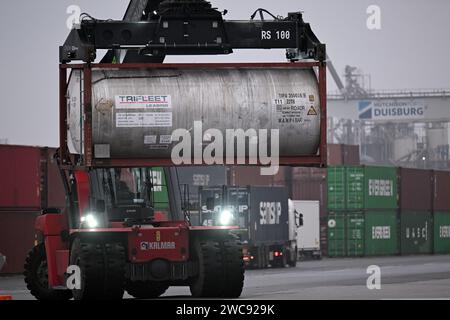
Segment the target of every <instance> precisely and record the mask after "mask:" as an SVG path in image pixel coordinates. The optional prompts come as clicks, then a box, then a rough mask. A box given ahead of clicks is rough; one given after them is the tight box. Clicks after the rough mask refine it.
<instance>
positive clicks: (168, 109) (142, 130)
mask: <svg viewBox="0 0 450 320" xmlns="http://www.w3.org/2000/svg"><path fill="white" fill-rule="evenodd" d="M80 78H81V73H80V72H79V71H73V72H72V75H71V79H70V83H69V89H68V109H69V110H68V117H69V120H68V121H69V142H71V144H72V146H71V145H70V143H69V147H70V150H71V152H72V153H82V150H83V148H82V143H81V142H82V134H81V130H80V128H81V125H82V121H81V119H82V117H81V116H80V114H81V113H80V110H81V107H82V106H81V105H80V101H82V100H81V97H82V91H81V89H82V88H81V86H80ZM92 103H93V108H92V109H93V114H92V124H93V144H94V156H95V157H97V158H107V157H111V158H124V157H126V158H132V157H135V158H143V157H152V158H170V156H171V150H172V148H173V147H174V146H175V145H176V144H177V143H178V141H172V140H171V136H172V133H173V131H174V130H176V129H180V128H183V129H186V130H189V131H190V132H191V135H192V142H194V132H193V131H194V129H193V128H194V121H202V129H203V133H204V132H205V131H206V130H208V129H218V130H220V132H221V133H222V135H223V137H224V139H223V148H224V155H225V150H226V141H225V137H226V130H228V129H234V130H235V129H243V130H244V131H247V130H248V129H255V130H256V132H257V133H258V132H259V131H258V130H260V129H267V130H268V136H269V137H270V136H271V132H270V130H271V129H279V141H280V147H279V152H280V156H298V155H315V154H316V153H317V150H318V146H319V141H320V99H319V88H318V81H317V77H316V75H315V73H314V71H313V70H312V69H298V68H288V67H286V68H280V67H277V68H276V67H274V68H265V69H261V68H232V67H230V68H214V69H212V68H199V69H166V68H161V69H151V70H146V69H96V70H95V69H94V70H93V89H92ZM200 134H201V133H200ZM202 144H203V148H205V147H206V146H207V145H208V144H210V142H203V143H202ZM247 149H248V148H247ZM268 149H269V155H270V152H271V149H270V139H269V143H268Z"/></svg>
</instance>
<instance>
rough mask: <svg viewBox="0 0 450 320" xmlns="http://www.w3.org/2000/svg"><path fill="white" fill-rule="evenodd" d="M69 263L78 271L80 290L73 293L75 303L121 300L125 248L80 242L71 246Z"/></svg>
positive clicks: (76, 241)
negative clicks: (80, 301) (78, 269)
mask: <svg viewBox="0 0 450 320" xmlns="http://www.w3.org/2000/svg"><path fill="white" fill-rule="evenodd" d="M70 264H71V265H77V266H78V267H79V268H80V271H81V288H80V289H79V290H78V289H74V290H72V293H73V297H74V299H75V300H120V299H122V298H123V294H124V284H125V248H124V246H123V245H122V244H120V243H101V242H94V241H82V240H81V239H79V238H76V239H75V240H74V241H73V243H72V250H71V252H70Z"/></svg>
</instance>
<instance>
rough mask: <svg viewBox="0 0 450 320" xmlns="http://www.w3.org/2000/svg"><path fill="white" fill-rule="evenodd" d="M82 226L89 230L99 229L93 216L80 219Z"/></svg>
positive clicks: (89, 215)
mask: <svg viewBox="0 0 450 320" xmlns="http://www.w3.org/2000/svg"><path fill="white" fill-rule="evenodd" d="M80 221H81V224H82V225H83V226H86V227H87V228H89V229H94V228H97V227H98V221H97V218H96V217H95V216H94V215H93V214H87V215H85V216H84V217H81V219H80Z"/></svg>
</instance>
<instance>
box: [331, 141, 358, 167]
mask: <svg viewBox="0 0 450 320" xmlns="http://www.w3.org/2000/svg"><path fill="white" fill-rule="evenodd" d="M359 164H360V157H359V146H357V145H347V144H329V145H328V165H330V166H339V165H359Z"/></svg>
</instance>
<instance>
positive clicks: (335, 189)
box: [327, 167, 345, 210]
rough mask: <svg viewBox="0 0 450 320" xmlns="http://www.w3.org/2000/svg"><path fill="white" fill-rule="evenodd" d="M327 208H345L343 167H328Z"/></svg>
mask: <svg viewBox="0 0 450 320" xmlns="http://www.w3.org/2000/svg"><path fill="white" fill-rule="evenodd" d="M327 188H328V209H329V210H345V167H329V168H328V174H327Z"/></svg>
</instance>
